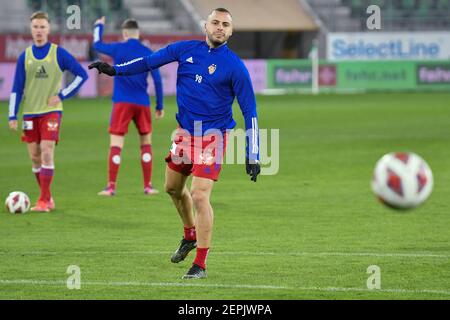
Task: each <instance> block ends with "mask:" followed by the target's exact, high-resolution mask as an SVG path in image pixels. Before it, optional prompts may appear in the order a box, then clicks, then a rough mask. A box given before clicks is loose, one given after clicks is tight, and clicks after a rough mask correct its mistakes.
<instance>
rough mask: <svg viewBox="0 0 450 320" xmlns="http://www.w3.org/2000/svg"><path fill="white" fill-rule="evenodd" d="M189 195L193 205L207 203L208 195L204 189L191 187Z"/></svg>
mask: <svg viewBox="0 0 450 320" xmlns="http://www.w3.org/2000/svg"><path fill="white" fill-rule="evenodd" d="M191 197H192V201H193V202H194V205H195V206H198V205H203V204H206V203H209V196H208V193H207V192H206V191H205V190H201V189H193V190H191Z"/></svg>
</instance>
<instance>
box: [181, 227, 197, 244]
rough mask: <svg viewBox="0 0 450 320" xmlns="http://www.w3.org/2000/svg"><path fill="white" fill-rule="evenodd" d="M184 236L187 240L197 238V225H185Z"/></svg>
mask: <svg viewBox="0 0 450 320" xmlns="http://www.w3.org/2000/svg"><path fill="white" fill-rule="evenodd" d="M184 238H185V239H186V240H187V241H192V240H197V235H196V233H195V226H193V227H190V228H188V227H186V226H184Z"/></svg>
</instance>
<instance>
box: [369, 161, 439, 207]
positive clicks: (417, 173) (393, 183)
mask: <svg viewBox="0 0 450 320" xmlns="http://www.w3.org/2000/svg"><path fill="white" fill-rule="evenodd" d="M372 190H373V192H374V193H375V196H376V197H378V199H379V200H380V201H381V202H382V203H383V204H385V205H386V206H388V207H390V208H393V209H412V208H415V207H417V206H419V205H421V204H422V203H423V202H424V201H425V200H427V198H428V197H429V196H430V194H431V191H432V190H433V173H432V172H431V169H430V167H429V166H428V164H427V163H426V162H425V160H423V159H422V158H421V157H420V156H418V155H417V154H415V153H412V152H402V153H401V152H398V153H389V154H386V155H384V156H383V157H382V158H381V159H380V160H379V161H378V162H377V164H376V166H375V170H374V173H373V179H372Z"/></svg>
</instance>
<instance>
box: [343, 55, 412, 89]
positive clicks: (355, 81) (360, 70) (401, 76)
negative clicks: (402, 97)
mask: <svg viewBox="0 0 450 320" xmlns="http://www.w3.org/2000/svg"><path fill="white" fill-rule="evenodd" d="M337 65H338V71H337V84H338V88H339V89H366V90H399V89H401V90H404V89H410V90H413V89H415V88H416V67H415V66H416V63H415V62H411V61H383V62H381V61H379V62H378V61H365V62H362V61H358V62H357V61H354V62H352V61H348V62H339V63H338V64H337Z"/></svg>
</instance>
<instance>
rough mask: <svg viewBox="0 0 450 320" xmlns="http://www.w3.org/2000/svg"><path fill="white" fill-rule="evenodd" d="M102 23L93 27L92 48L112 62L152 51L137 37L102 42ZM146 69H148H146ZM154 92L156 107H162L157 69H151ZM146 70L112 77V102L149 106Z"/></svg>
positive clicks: (160, 83)
mask: <svg viewBox="0 0 450 320" xmlns="http://www.w3.org/2000/svg"><path fill="white" fill-rule="evenodd" d="M103 27H104V26H103V24H97V25H95V28H94V49H95V50H97V51H98V52H100V53H103V54H106V55H108V56H110V57H112V58H113V60H114V63H115V64H118V63H123V62H126V61H130V60H132V59H134V58H137V57H142V56H147V55H150V54H152V53H153V51H152V50H151V49H149V48H147V47H146V46H144V45H143V44H142V43H140V41H139V40H138V39H128V41H126V42H113V43H104V42H103V40H102V38H103ZM147 71H148V70H147ZM151 74H152V78H153V83H154V85H155V92H156V109H157V110H162V109H163V87H162V82H161V75H160V73H159V70H151ZM147 76H148V72H144V73H142V74H137V75H133V76H129V77H117V78H114V92H113V96H112V100H113V102H129V103H135V104H140V105H143V106H150V96H149V95H148V93H147V86H148V83H147Z"/></svg>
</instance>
